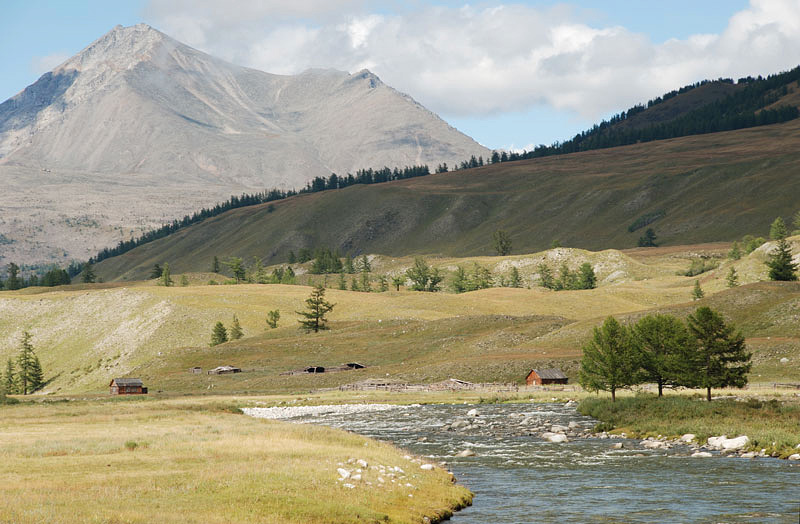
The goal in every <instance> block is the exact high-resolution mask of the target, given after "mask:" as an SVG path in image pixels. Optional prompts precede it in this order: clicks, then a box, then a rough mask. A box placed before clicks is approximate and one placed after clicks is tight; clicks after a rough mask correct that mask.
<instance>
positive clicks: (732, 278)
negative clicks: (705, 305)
mask: <svg viewBox="0 0 800 524" xmlns="http://www.w3.org/2000/svg"><path fill="white" fill-rule="evenodd" d="M725 282H727V283H728V287H736V286H738V285H739V275H738V274H737V273H736V268H735V267H733V266H731V269H730V271H728V276H726V277H725Z"/></svg>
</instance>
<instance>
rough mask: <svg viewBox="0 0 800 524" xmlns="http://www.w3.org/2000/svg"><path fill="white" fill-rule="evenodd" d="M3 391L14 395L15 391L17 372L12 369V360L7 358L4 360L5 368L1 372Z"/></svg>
mask: <svg viewBox="0 0 800 524" xmlns="http://www.w3.org/2000/svg"><path fill="white" fill-rule="evenodd" d="M2 389H3V391H5V393H6V394H7V395H14V394H16V393H17V372H16V370H15V369H14V360H13V359H11V358H9V359H8V360H7V361H6V370H5V373H3V388H2Z"/></svg>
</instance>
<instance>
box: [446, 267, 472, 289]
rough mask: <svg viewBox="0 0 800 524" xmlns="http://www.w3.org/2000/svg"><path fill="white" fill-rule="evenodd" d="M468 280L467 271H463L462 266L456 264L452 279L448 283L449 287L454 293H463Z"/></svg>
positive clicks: (467, 285)
mask: <svg viewBox="0 0 800 524" xmlns="http://www.w3.org/2000/svg"><path fill="white" fill-rule="evenodd" d="M468 287H469V282H468V281H467V272H466V271H464V268H463V267H462V266H456V271H455V273H454V274H453V281H452V282H451V283H450V288H451V289H452V290H453V292H454V293H463V292H465V291H467V290H468V289H467V288H468Z"/></svg>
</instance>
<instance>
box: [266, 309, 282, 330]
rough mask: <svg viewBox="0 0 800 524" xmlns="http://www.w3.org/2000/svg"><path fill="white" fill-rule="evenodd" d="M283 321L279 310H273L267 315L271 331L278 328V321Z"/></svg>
mask: <svg viewBox="0 0 800 524" xmlns="http://www.w3.org/2000/svg"><path fill="white" fill-rule="evenodd" d="M280 319H281V312H280V311H279V310H277V309H273V310H272V311H269V312H268V313H267V325H268V326H269V327H270V329H275V328H277V327H278V320H280Z"/></svg>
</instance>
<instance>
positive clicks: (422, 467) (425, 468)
mask: <svg viewBox="0 0 800 524" xmlns="http://www.w3.org/2000/svg"><path fill="white" fill-rule="evenodd" d="M419 469H424V470H425V471H430V470H432V469H433V464H423V465H421V466H420V467H419Z"/></svg>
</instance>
